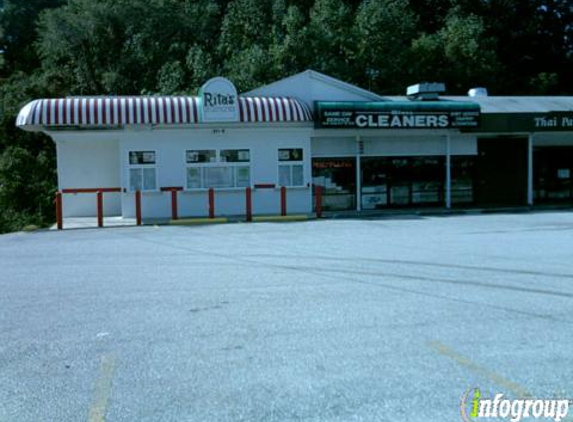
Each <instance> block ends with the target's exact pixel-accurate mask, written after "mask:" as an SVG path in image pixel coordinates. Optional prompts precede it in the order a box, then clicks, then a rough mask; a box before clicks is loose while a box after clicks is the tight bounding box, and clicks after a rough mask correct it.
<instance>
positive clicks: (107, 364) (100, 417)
mask: <svg viewBox="0 0 573 422" xmlns="http://www.w3.org/2000/svg"><path fill="white" fill-rule="evenodd" d="M114 372H115V358H114V356H113V355H103V356H102V358H101V364H100V369H99V377H98V379H97V381H96V385H95V389H94V398H93V401H92V404H91V406H90V412H89V415H88V422H104V421H105V414H106V412H107V405H108V402H109V396H110V393H111V383H112V380H113V373H114Z"/></svg>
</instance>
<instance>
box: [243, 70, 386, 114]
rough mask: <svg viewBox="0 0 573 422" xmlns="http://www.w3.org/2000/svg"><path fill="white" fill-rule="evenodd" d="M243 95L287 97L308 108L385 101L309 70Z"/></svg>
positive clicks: (366, 91)
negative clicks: (329, 103)
mask: <svg viewBox="0 0 573 422" xmlns="http://www.w3.org/2000/svg"><path fill="white" fill-rule="evenodd" d="M244 95H249V96H258V95H262V96H268V95H287V96H292V97H295V98H297V99H298V100H301V101H304V102H305V103H306V104H307V105H308V106H312V104H313V103H314V101H386V98H385V97H383V96H381V95H378V94H375V93H374V92H372V91H368V90H366V89H363V88H360V87H357V86H355V85H352V84H349V83H347V82H344V81H341V80H340V79H336V78H333V77H332V76H328V75H325V74H323V73H320V72H317V71H315V70H310V69H309V70H305V71H304V72H300V73H297V74H295V75H292V76H289V77H286V78H284V79H281V80H278V81H276V82H273V83H270V84H268V85H263V86H261V87H259V88H256V89H253V90H251V91H249V92H246V93H245V94H244Z"/></svg>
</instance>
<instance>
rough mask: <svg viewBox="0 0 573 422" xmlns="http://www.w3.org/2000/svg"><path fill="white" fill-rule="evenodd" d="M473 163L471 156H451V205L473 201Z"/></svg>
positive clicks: (467, 203) (474, 161) (473, 159)
mask: <svg viewBox="0 0 573 422" xmlns="http://www.w3.org/2000/svg"><path fill="white" fill-rule="evenodd" d="M475 163H476V159H475V157H473V156H462V155H460V156H452V158H451V169H452V191H451V195H452V196H451V198H452V205H464V204H465V205H469V204H473V203H474V179H475Z"/></svg>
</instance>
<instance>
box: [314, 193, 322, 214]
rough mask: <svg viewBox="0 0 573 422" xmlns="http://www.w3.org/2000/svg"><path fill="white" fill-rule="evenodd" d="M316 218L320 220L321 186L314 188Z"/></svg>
mask: <svg viewBox="0 0 573 422" xmlns="http://www.w3.org/2000/svg"><path fill="white" fill-rule="evenodd" d="M314 193H315V194H314V195H315V200H316V205H315V208H316V218H322V186H315V187H314Z"/></svg>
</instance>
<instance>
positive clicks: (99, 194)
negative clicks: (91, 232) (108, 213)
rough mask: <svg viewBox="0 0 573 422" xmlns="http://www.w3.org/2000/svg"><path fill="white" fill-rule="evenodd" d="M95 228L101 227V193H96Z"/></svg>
mask: <svg viewBox="0 0 573 422" xmlns="http://www.w3.org/2000/svg"><path fill="white" fill-rule="evenodd" d="M97 226H98V227H103V192H102V191H101V190H100V191H98V193H97Z"/></svg>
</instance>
